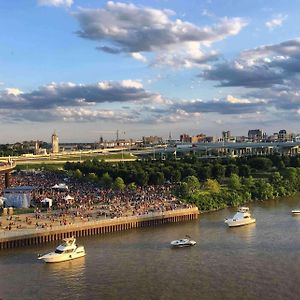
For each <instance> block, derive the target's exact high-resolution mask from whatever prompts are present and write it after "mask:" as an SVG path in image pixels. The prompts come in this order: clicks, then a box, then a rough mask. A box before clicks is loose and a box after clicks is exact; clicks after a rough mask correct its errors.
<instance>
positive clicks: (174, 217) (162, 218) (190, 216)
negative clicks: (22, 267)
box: [0, 207, 199, 249]
mask: <svg viewBox="0 0 300 300" xmlns="http://www.w3.org/2000/svg"><path fill="white" fill-rule="evenodd" d="M198 215H199V211H198V208H197V207H192V208H184V209H176V210H171V211H164V212H159V213H149V214H146V215H140V216H131V217H120V218H114V219H107V218H106V219H101V220H97V221H82V222H76V223H74V224H68V225H61V226H52V227H51V228H36V229H15V230H12V231H8V230H5V231H2V232H1V233H0V249H9V248H17V247H24V246H30V245H37V244H41V243H46V242H52V241H57V240H61V239H63V238H68V237H71V236H75V237H82V236H89V235H96V234H106V233H112V232H117V231H123V230H128V229H132V228H139V227H150V226H157V225H160V224H166V223H175V222H180V221H188V220H194V219H197V218H198Z"/></svg>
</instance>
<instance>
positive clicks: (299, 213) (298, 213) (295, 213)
mask: <svg viewBox="0 0 300 300" xmlns="http://www.w3.org/2000/svg"><path fill="white" fill-rule="evenodd" d="M292 214H293V215H300V209H293V210H292Z"/></svg>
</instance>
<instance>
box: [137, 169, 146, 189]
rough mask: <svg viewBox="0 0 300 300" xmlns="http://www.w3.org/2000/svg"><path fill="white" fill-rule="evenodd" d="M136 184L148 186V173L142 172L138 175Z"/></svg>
mask: <svg viewBox="0 0 300 300" xmlns="http://www.w3.org/2000/svg"><path fill="white" fill-rule="evenodd" d="M136 176H137V177H136V184H137V185H139V186H146V185H147V184H148V180H149V176H148V173H146V172H144V171H141V172H138V173H137V174H136Z"/></svg>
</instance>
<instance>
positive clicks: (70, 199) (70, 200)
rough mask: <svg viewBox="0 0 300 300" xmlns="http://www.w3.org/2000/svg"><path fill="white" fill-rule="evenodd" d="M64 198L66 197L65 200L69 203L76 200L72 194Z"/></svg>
mask: <svg viewBox="0 0 300 300" xmlns="http://www.w3.org/2000/svg"><path fill="white" fill-rule="evenodd" d="M64 199H65V201H66V202H67V203H72V202H74V197H72V196H70V195H67V196H66V197H65V198H64Z"/></svg>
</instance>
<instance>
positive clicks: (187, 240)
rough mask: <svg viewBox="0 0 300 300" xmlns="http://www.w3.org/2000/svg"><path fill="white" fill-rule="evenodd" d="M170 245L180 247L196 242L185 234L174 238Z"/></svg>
mask: <svg viewBox="0 0 300 300" xmlns="http://www.w3.org/2000/svg"><path fill="white" fill-rule="evenodd" d="M170 244H171V246H173V247H177V248H181V247H189V246H194V245H196V242H195V241H193V240H191V239H190V237H189V236H186V238H184V239H180V240H174V241H172V242H171V243H170Z"/></svg>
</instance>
